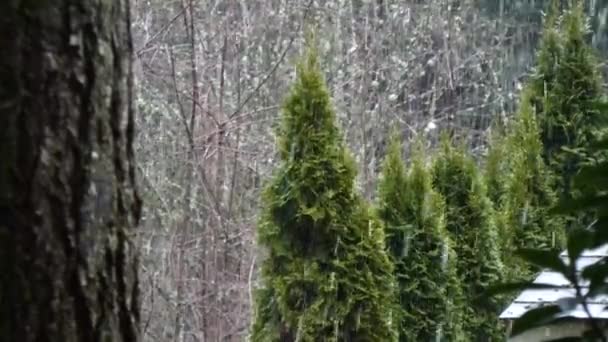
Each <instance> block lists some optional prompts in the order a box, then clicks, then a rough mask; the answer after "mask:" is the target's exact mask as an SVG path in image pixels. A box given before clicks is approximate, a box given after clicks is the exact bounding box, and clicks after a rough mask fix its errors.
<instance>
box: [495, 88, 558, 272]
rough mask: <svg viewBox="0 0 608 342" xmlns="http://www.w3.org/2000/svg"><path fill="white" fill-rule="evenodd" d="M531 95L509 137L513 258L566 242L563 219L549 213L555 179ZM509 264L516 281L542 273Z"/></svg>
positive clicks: (508, 206) (512, 261) (508, 202)
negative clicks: (518, 252)
mask: <svg viewBox="0 0 608 342" xmlns="http://www.w3.org/2000/svg"><path fill="white" fill-rule="evenodd" d="M529 96H530V95H529V92H528V91H524V93H523V95H522V101H521V105H520V108H519V111H518V113H517V114H516V116H515V118H514V122H513V124H512V127H510V128H511V129H510V132H509V136H508V138H507V155H508V156H509V160H510V162H509V165H510V169H509V172H507V175H508V177H507V178H506V182H505V184H506V189H507V193H506V195H505V196H504V207H503V208H502V209H503V210H504V215H505V217H506V224H507V226H508V227H510V228H511V229H512V236H511V238H512V240H511V241H510V242H509V243H508V245H507V246H508V247H509V249H510V253H509V254H511V255H513V253H514V251H515V250H517V249H521V248H541V249H555V248H557V249H561V248H562V247H563V246H564V239H565V229H564V222H563V220H562V219H561V218H560V217H558V216H555V215H551V214H550V213H549V211H550V209H551V208H552V207H553V206H554V205H555V204H556V203H557V195H556V193H555V190H554V183H555V176H554V175H553V173H552V172H551V170H549V169H548V168H547V167H546V164H545V162H544V161H543V159H542V153H543V145H542V142H541V141H540V133H539V132H540V130H539V127H538V123H537V121H536V116H535V114H534V109H533V108H532V106H531V105H530V101H529V100H528V97H529ZM506 261H508V266H509V270H511V271H512V272H513V275H514V278H511V279H512V280H525V279H529V278H530V277H531V276H532V275H533V274H534V273H535V272H537V271H539V270H538V269H536V268H535V267H530V266H529V265H527V264H526V263H522V261H521V260H520V259H519V258H509V259H508V260H506Z"/></svg>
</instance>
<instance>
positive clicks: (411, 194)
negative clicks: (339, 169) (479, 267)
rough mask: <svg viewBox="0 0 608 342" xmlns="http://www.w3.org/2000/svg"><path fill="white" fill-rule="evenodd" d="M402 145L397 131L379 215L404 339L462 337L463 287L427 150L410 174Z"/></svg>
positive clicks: (387, 161) (384, 170)
mask: <svg viewBox="0 0 608 342" xmlns="http://www.w3.org/2000/svg"><path fill="white" fill-rule="evenodd" d="M401 148H402V147H401V144H400V142H399V141H398V139H397V136H396V135H394V136H393V137H392V139H391V143H390V146H389V149H388V154H387V156H386V158H385V161H384V164H383V168H382V173H381V175H382V178H381V180H380V182H379V189H378V202H379V203H378V214H379V217H380V219H381V220H382V222H383V223H384V226H385V232H386V233H385V235H386V241H387V249H388V252H389V255H390V257H391V259H392V261H393V263H394V264H395V277H396V279H397V285H398V290H397V293H398V296H397V298H398V301H399V308H400V310H399V315H398V318H399V341H404V342H405V341H437V340H444V341H459V340H461V339H462V332H461V326H460V323H461V322H460V321H461V318H460V316H459V313H458V312H456V310H458V309H460V308H459V307H458V306H457V305H455V304H459V302H458V300H459V299H460V296H459V295H458V294H459V288H460V286H459V284H458V281H457V278H456V274H455V272H454V267H453V266H454V263H453V259H449V256H450V254H452V255H451V256H452V257H453V253H450V251H449V249H450V246H449V242H448V238H447V234H446V232H445V221H444V203H443V199H442V198H441V196H439V195H438V194H437V193H435V192H434V191H433V190H432V188H431V178H430V174H429V172H428V169H427V168H426V167H425V165H424V160H423V156H422V150H421V149H418V151H417V152H416V153H415V154H414V156H413V161H412V163H411V168H410V171H409V174H406V170H405V166H404V161H403V160H402V158H401ZM450 286H452V287H450Z"/></svg>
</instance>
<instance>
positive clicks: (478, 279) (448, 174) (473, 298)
mask: <svg viewBox="0 0 608 342" xmlns="http://www.w3.org/2000/svg"><path fill="white" fill-rule="evenodd" d="M433 185H434V187H435V189H436V190H437V191H438V192H439V193H440V194H441V195H442V196H443V197H444V199H445V202H446V228H447V231H448V232H449V235H450V237H451V239H452V240H453V241H454V250H455V253H456V257H457V261H456V270H457V275H458V278H459V281H460V282H461V283H462V289H463V290H462V292H463V295H464V306H463V309H464V310H465V312H464V313H463V316H464V317H463V321H464V323H463V325H464V331H465V334H467V339H468V340H469V341H479V342H486V341H499V340H501V339H503V338H504V333H503V332H502V329H501V327H500V323H499V321H498V314H499V313H500V310H501V305H502V303H501V302H500V301H498V300H496V299H487V300H483V301H480V300H478V299H477V297H478V295H479V294H480V293H483V292H484V291H485V290H487V289H488V287H489V286H491V285H493V284H496V283H498V282H499V281H501V280H502V279H503V275H502V272H503V266H502V262H501V258H500V248H499V245H498V244H499V238H498V235H497V232H496V225H495V222H494V217H493V215H494V210H493V208H492V204H491V202H490V200H489V199H488V197H487V195H486V190H485V187H484V183H483V182H482V180H481V178H480V176H479V173H478V170H477V166H476V164H475V161H474V160H473V159H472V158H471V157H470V156H468V155H467V154H466V153H465V151H464V149H463V148H456V147H454V146H452V143H451V142H450V141H449V139H447V138H445V137H444V139H443V141H442V146H441V149H440V150H439V153H438V154H437V155H436V157H435V161H434V164H433Z"/></svg>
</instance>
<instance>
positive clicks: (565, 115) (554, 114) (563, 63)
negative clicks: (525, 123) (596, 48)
mask: <svg viewBox="0 0 608 342" xmlns="http://www.w3.org/2000/svg"><path fill="white" fill-rule="evenodd" d="M587 34H588V27H587V25H586V20H585V15H584V11H583V5H582V2H581V1H577V4H576V5H575V6H573V7H572V8H571V9H570V10H568V11H566V12H565V14H564V15H563V16H562V18H561V20H558V16H557V10H556V9H555V6H554V10H553V13H552V14H551V16H550V17H549V19H548V20H547V22H546V25H545V29H544V32H543V39H542V42H541V47H540V51H539V54H538V61H537V67H536V72H535V74H534V75H533V76H532V79H531V82H530V85H529V88H530V89H531V92H530V95H529V101H530V102H531V103H532V104H533V105H534V107H535V109H536V113H537V117H538V123H539V126H540V131H541V142H542V144H543V146H544V150H543V158H544V160H545V162H546V163H547V164H548V165H549V166H550V167H551V169H552V170H553V171H554V173H555V174H557V175H559V176H560V177H559V178H558V185H557V186H558V189H559V191H558V196H561V197H563V198H564V199H569V198H571V197H572V196H573V194H572V191H571V182H572V181H571V180H572V176H573V175H574V174H575V173H576V172H577V170H578V169H579V168H580V160H579V158H578V157H577V156H576V155H574V154H571V153H567V152H564V151H563V150H562V147H566V148H570V149H576V148H581V147H585V146H586V145H588V144H589V143H590V142H592V141H593V140H594V139H595V132H594V130H595V126H596V120H597V119H598V112H597V109H596V107H595V106H594V103H595V102H596V101H598V100H599V99H600V96H601V77H600V73H599V64H598V62H597V60H596V58H595V57H594V55H593V52H592V49H591V47H590V46H589V45H588V44H587V43H586V37H585V36H586V35H587Z"/></svg>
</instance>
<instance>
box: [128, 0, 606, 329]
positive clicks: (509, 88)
mask: <svg viewBox="0 0 608 342" xmlns="http://www.w3.org/2000/svg"><path fill="white" fill-rule="evenodd" d="M566 2H567V1H564V3H566ZM548 4H549V1H548V0H512V1H509V0H400V1H399V0H332V1H324V0H207V1H201V0H180V1H167V0H146V1H144V0H134V1H133V4H132V5H133V7H134V18H133V29H134V30H133V34H134V42H135V50H136V78H137V82H138V91H139V94H138V100H137V101H138V102H137V107H138V111H139V115H138V122H137V127H138V135H137V141H136V155H137V157H138V165H139V166H138V167H139V172H140V177H139V181H140V189H141V192H142V195H143V197H144V198H143V199H144V201H145V204H146V205H145V209H144V214H143V218H142V224H141V225H140V227H139V231H138V232H139V234H138V241H139V244H140V246H141V250H142V252H141V273H140V283H141V288H142V298H141V303H142V306H143V308H142V324H143V336H144V340H146V341H170V340H174V341H241V340H243V339H244V338H245V337H246V336H247V334H248V331H249V327H250V323H251V317H252V312H251V310H252V308H251V303H252V296H253V289H254V288H255V287H256V274H257V272H256V270H257V267H258V265H259V260H258V255H259V251H258V250H257V248H256V246H255V243H254V241H255V225H256V222H257V214H258V211H259V210H258V209H259V208H258V206H259V200H260V190H261V188H262V186H263V185H264V182H265V180H267V179H268V177H269V175H270V173H271V171H272V168H273V167H274V166H276V164H277V161H276V151H275V146H276V144H275V141H274V140H275V139H274V136H273V128H274V127H275V126H276V125H277V124H278V118H279V110H280V106H281V104H282V100H283V98H284V96H285V95H286V92H287V90H288V86H289V84H290V83H291V82H292V81H293V78H294V72H295V69H294V61H295V60H294V58H295V57H296V56H297V55H298V54H300V53H301V52H302V49H303V44H304V36H303V35H304V32H305V30H304V28H306V27H311V26H312V27H315V28H316V30H317V32H318V40H319V53H320V55H321V56H320V60H321V63H322V68H323V73H324V74H325V77H326V80H327V82H328V86H329V89H330V91H331V95H332V98H333V104H334V106H335V109H336V113H337V116H338V119H339V124H340V125H341V128H342V129H343V131H344V132H345V136H346V140H347V141H346V143H347V146H348V147H349V148H350V150H351V151H353V153H354V155H355V158H356V161H357V163H358V168H359V170H360V172H359V175H358V177H359V178H358V186H359V187H360V190H361V192H362V193H363V194H364V196H365V197H366V198H367V199H371V198H372V197H373V195H374V193H375V189H376V188H377V184H376V182H377V179H378V173H379V169H380V166H381V161H382V159H383V158H384V155H385V153H386V149H387V144H388V141H387V137H388V136H389V131H390V130H391V129H392V128H394V127H397V128H398V131H399V132H400V133H401V134H402V138H403V141H404V143H405V145H406V147H407V144H408V143H409V142H410V141H412V140H413V138H415V137H417V136H424V137H425V138H426V139H425V141H426V142H427V143H428V144H433V145H434V144H436V143H437V142H438V140H439V132H440V131H441V130H442V128H451V129H452V130H453V131H454V132H455V134H456V135H458V136H460V137H463V138H465V140H466V143H467V146H468V147H469V148H470V150H471V151H472V153H473V155H475V156H482V155H484V154H485V153H486V150H487V142H488V139H489V135H490V132H491V130H492V127H493V123H495V122H505V121H508V120H509V118H510V117H511V116H512V114H513V112H514V111H515V108H516V104H517V97H518V95H519V91H520V90H521V88H522V84H523V82H525V79H526V77H527V75H528V74H529V73H530V71H531V70H530V69H531V66H532V65H533V64H534V62H535V56H536V49H537V47H538V43H539V39H540V37H541V31H542V16H543V13H544V12H546V8H547V6H548ZM585 5H586V7H585V8H586V11H587V14H588V16H589V18H590V26H591V32H592V34H591V35H590V36H589V37H588V39H589V42H591V44H592V45H593V46H594V47H595V48H597V49H598V51H599V53H600V54H602V55H605V54H608V30H607V29H606V25H608V22H607V20H608V0H587V1H586V3H585ZM601 61H602V62H603V61H604V59H603V58H602V59H601ZM405 150H408V148H406V149H405Z"/></svg>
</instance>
